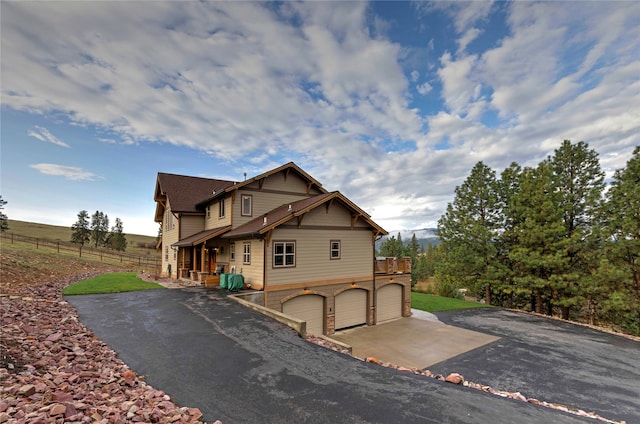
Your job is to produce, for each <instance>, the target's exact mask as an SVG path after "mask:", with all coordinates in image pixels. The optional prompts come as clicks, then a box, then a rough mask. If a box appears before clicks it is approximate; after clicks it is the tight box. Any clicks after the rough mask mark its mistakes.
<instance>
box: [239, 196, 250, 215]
mask: <svg viewBox="0 0 640 424" xmlns="http://www.w3.org/2000/svg"><path fill="white" fill-rule="evenodd" d="M240 214H241V215H242V216H252V215H253V196H251V195H250V194H243V195H242V199H241V211H240Z"/></svg>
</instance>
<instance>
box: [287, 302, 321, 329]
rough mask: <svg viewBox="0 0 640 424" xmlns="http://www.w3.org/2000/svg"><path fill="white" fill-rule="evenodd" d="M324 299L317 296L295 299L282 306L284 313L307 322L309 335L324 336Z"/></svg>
mask: <svg viewBox="0 0 640 424" xmlns="http://www.w3.org/2000/svg"><path fill="white" fill-rule="evenodd" d="M323 311H324V298H323V297H322V296H318V295H316V294H308V295H303V296H298V297H294V298H293V299H291V300H288V301H286V302H285V303H283V304H282V312H283V313H285V314H287V315H291V316H294V317H296V318H298V319H301V320H304V321H306V322H307V333H310V334H318V335H320V334H322V333H323V329H324V314H323Z"/></svg>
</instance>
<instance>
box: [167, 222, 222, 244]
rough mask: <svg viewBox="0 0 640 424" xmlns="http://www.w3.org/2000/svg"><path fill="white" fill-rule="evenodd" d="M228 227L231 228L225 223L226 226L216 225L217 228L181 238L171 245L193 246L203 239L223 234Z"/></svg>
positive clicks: (203, 240)
mask: <svg viewBox="0 0 640 424" xmlns="http://www.w3.org/2000/svg"><path fill="white" fill-rule="evenodd" d="M230 229H231V225H227V226H226V227H218V228H213V229H211V230H205V231H200V232H199V233H196V234H193V235H191V236H189V237H185V238H183V239H182V240H180V241H178V242H177V243H173V244H172V245H171V246H177V247H186V246H195V245H197V244H200V243H204V242H205V241H207V240H209V239H212V238H214V237H218V236H219V235H220V234H224V233H226V232H227V231H229V230H230Z"/></svg>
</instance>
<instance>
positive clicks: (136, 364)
mask: <svg viewBox="0 0 640 424" xmlns="http://www.w3.org/2000/svg"><path fill="white" fill-rule="evenodd" d="M66 299H67V300H68V301H69V303H70V304H71V305H73V306H74V307H75V308H76V309H77V310H78V313H79V316H80V319H81V321H82V322H83V323H84V324H85V325H86V326H87V327H88V328H89V329H91V330H92V331H93V332H94V333H95V334H96V335H97V336H98V337H99V338H100V339H102V340H103V341H104V342H106V343H107V344H109V345H110V346H111V347H112V348H113V349H114V350H115V351H117V352H118V353H119V355H120V358H121V359H122V360H123V361H124V362H125V363H127V364H128V365H129V366H130V367H131V368H132V369H133V370H134V371H136V372H137V373H138V374H141V375H145V376H146V378H145V380H146V381H147V382H148V383H149V384H151V385H152V386H154V387H156V388H158V389H162V390H164V391H165V392H167V393H168V394H170V395H171V397H172V399H173V400H174V401H175V402H176V403H178V404H181V405H184V406H190V407H197V408H199V409H200V410H201V411H202V412H203V414H204V416H203V418H204V419H205V420H206V421H209V422H211V421H214V420H217V419H219V420H221V421H223V422H224V423H225V424H229V423H254V422H255V423H283V422H299V423H302V422H305V423H326V422H335V423H342V422H349V423H399V422H402V423H489V422H490V423H512V422H514V421H518V422H519V423H520V424H526V423H547V422H554V423H577V422H593V421H592V420H587V419H581V418H579V417H576V416H572V415H568V414H565V413H563V412H559V411H555V410H551V409H547V408H543V407H539V406H535V405H532V404H527V403H525V402H520V401H515V400H510V399H504V398H500V397H497V396H493V395H490V394H488V393H484V392H481V391H477V390H472V389H467V388H464V387H460V386H454V385H452V384H449V383H443V382H439V381H437V380H433V379H429V378H425V377H421V376H416V375H412V374H407V373H403V372H399V371H396V370H392V369H389V368H383V367H380V366H377V365H373V364H369V363H364V362H362V361H359V360H357V359H354V358H352V357H349V356H347V355H343V354H340V353H337V352H333V351H330V350H327V349H324V348H322V347H320V346H317V345H314V344H311V343H308V342H306V341H304V340H302V339H301V338H299V337H298V335H297V334H296V333H295V332H294V331H293V330H291V329H289V328H288V327H285V326H283V325H281V324H279V323H276V322H274V321H272V320H270V319H268V318H266V317H264V316H262V315H260V314H258V313H257V312H254V311H251V310H248V309H246V308H244V307H242V306H241V305H239V304H238V303H236V302H234V301H232V300H228V299H226V297H225V295H224V294H223V293H221V292H220V291H216V290H211V289H206V288H191V289H174V290H149V291H141V292H133V293H120V294H108V295H88V296H73V297H67V298H66ZM496 343H499V342H496ZM634 361H635V362H634ZM636 362H637V359H636V360H631V363H630V365H631V364H632V363H636ZM603 371H604V370H603ZM636 372H637V371H636ZM630 375H631V376H632V377H633V376H635V375H637V374H633V373H632V374H630ZM636 381H638V380H637V379H636ZM630 422H632V421H630Z"/></svg>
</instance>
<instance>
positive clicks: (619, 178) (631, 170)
mask: <svg viewBox="0 0 640 424" xmlns="http://www.w3.org/2000/svg"><path fill="white" fill-rule="evenodd" d="M605 214H606V225H605V230H606V234H607V236H608V237H607V239H606V240H607V242H606V244H605V247H606V255H607V259H608V260H607V261H605V262H604V263H603V264H602V265H601V267H600V270H599V272H600V275H601V277H602V280H603V281H604V282H608V283H609V287H608V288H607V289H608V290H607V292H608V293H609V296H608V298H607V300H606V301H605V302H604V305H603V306H604V309H605V310H606V311H608V313H609V315H610V317H611V318H613V320H614V321H613V322H614V323H616V324H618V325H621V326H622V327H623V328H624V329H625V330H627V331H630V332H632V333H634V334H636V335H638V334H640V147H636V148H635V149H634V151H633V156H632V158H631V159H630V160H629V161H628V162H627V166H626V168H623V169H619V170H617V171H616V173H615V175H614V178H613V182H612V183H611V187H610V189H609V191H608V192H607V201H606V203H605Z"/></svg>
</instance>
